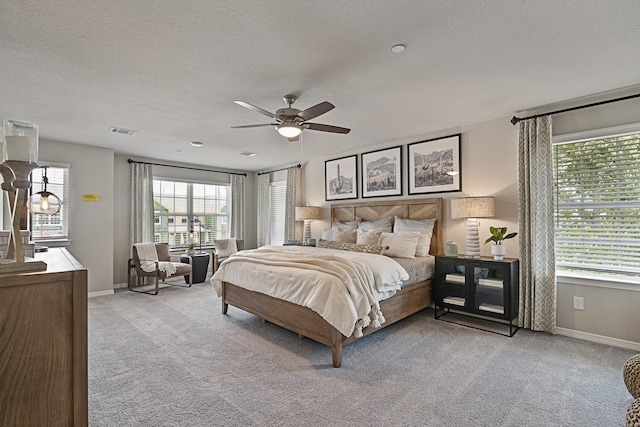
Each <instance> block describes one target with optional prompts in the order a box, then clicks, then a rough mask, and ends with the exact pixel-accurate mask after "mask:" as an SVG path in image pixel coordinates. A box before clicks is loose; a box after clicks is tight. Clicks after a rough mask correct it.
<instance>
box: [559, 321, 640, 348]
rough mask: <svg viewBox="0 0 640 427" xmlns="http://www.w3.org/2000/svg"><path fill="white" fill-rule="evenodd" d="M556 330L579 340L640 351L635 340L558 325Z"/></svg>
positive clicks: (639, 344)
mask: <svg viewBox="0 0 640 427" xmlns="http://www.w3.org/2000/svg"><path fill="white" fill-rule="evenodd" d="M554 332H555V333H556V334H558V335H563V336H565V337H571V338H577V339H579V340H585V341H591V342H595V343H598V344H606V345H611V346H613V347H621V348H626V349H628V350H635V351H640V343H637V342H633V341H627V340H621V339H618V338H611V337H605V336H604V335H596V334H591V333H589V332H582V331H576V330H574V329H567V328H559V327H557V326H556V327H555V329H554Z"/></svg>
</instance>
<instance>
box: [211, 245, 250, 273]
mask: <svg viewBox="0 0 640 427" xmlns="http://www.w3.org/2000/svg"><path fill="white" fill-rule="evenodd" d="M234 242H235V248H234V246H233V243H234ZM213 245H214V249H213V267H212V268H213V270H212V272H213V273H215V272H216V271H218V266H219V265H220V263H221V262H222V261H224V260H225V259H227V258H229V257H230V256H231V255H233V254H234V253H236V252H239V251H241V250H243V249H244V240H238V239H221V240H214V242H213Z"/></svg>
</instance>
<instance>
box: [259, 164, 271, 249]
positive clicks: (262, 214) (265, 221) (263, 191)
mask: <svg viewBox="0 0 640 427" xmlns="http://www.w3.org/2000/svg"><path fill="white" fill-rule="evenodd" d="M270 184H271V174H270V173H264V174H262V175H258V224H257V229H258V247H260V246H264V245H268V244H270V243H271V236H270V233H269V213H270V212H271V204H270V202H269V185H270Z"/></svg>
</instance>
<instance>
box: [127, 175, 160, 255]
mask: <svg viewBox="0 0 640 427" xmlns="http://www.w3.org/2000/svg"><path fill="white" fill-rule="evenodd" d="M129 229H130V233H129V235H130V243H131V244H130V245H129V247H130V248H133V244H134V243H152V242H154V237H153V172H152V169H151V165H148V164H142V163H131V220H130V227H129Z"/></svg>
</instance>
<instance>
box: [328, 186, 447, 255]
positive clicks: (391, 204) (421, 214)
mask: <svg viewBox="0 0 640 427" xmlns="http://www.w3.org/2000/svg"><path fill="white" fill-rule="evenodd" d="M395 216H399V217H401V218H409V219H427V218H435V219H436V223H435V225H434V227H433V237H432V238H431V249H430V251H429V252H430V253H431V255H442V254H443V253H444V233H443V229H442V224H443V219H444V217H443V211H442V198H434V199H410V200H388V201H387V200H383V201H373V202H354V203H335V204H332V205H331V223H333V222H334V221H352V220H354V219H358V220H361V221H374V220H376V219H381V218H385V217H391V220H392V221H393V218H394V217H395Z"/></svg>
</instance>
